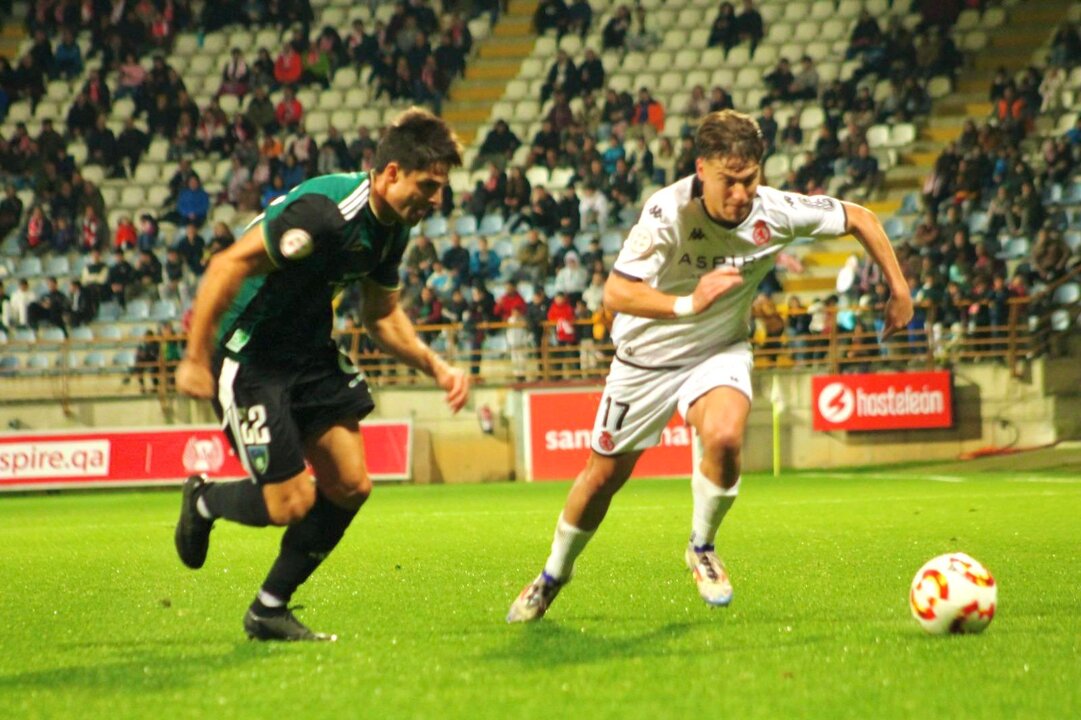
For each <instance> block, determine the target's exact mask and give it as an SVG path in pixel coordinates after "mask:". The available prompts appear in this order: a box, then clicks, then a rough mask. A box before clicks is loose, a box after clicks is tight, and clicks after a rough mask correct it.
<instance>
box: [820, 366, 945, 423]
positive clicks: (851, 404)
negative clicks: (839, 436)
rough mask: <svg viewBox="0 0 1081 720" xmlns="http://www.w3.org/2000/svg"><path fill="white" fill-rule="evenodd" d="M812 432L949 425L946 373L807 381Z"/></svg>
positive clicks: (916, 373) (828, 377)
mask: <svg viewBox="0 0 1081 720" xmlns="http://www.w3.org/2000/svg"><path fill="white" fill-rule="evenodd" d="M811 397H812V401H811V406H812V413H813V416H814V429H815V430H910V429H914V428H945V427H951V426H952V425H953V383H952V376H951V375H950V373H949V372H948V371H945V370H941V371H934V372H910V373H869V374H866V375H824V376H816V377H813V378H811Z"/></svg>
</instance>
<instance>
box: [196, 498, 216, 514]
mask: <svg viewBox="0 0 1081 720" xmlns="http://www.w3.org/2000/svg"><path fill="white" fill-rule="evenodd" d="M195 510H196V511H197V512H198V513H199V514H200V515H202V516H203V519H204V520H213V519H214V515H213V514H212V513H211V512H210V508H208V507H207V506H206V498H204V497H202V496H201V495H200V496H199V499H198V500H196V501H195Z"/></svg>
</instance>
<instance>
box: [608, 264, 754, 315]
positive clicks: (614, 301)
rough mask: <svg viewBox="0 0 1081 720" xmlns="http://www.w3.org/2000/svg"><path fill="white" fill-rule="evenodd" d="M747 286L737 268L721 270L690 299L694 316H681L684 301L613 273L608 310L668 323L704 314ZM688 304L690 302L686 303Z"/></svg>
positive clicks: (704, 281) (703, 279) (705, 278)
mask: <svg viewBox="0 0 1081 720" xmlns="http://www.w3.org/2000/svg"><path fill="white" fill-rule="evenodd" d="M741 284H743V276H742V275H740V272H739V270H737V269H736V268H733V267H719V268H717V269H716V270H711V271H710V272H708V273H706V274H705V275H703V276H702V277H701V278H700V279H699V280H698V285H697V286H696V287H695V289H694V293H692V294H691V295H689V296H688V297H690V299H691V300H690V302H691V305H690V308H689V309H690V310H691V313H686V312H680V310H681V308H679V307H677V305H676V303H677V302H679V301H680V298H679V297H678V296H676V295H669V294H668V293H663V292H661V291H660V290H657V289H656V288H653V287H651V286H649V285H647V284H646V283H644V282H642V281H641V280H634V279H631V278H628V277H626V276H623V275H620V274H619V273H618V272H613V273H612V274H610V275H609V276H608V281H607V282H606V283H605V284H604V306H605V307H606V308H608V309H609V310H611V311H612V312H617V313H629V314H631V315H637V316H638V317H646V318H655V319H666V318H674V317H680V316H681V315H684V314H692V313H700V312H702V311H703V310H706V309H707V308H709V307H710V306H711V305H713V303H714V302H715V301H716V300H717V298H719V297H721V296H722V295H724V294H725V293H726V292H728V291H729V290H732V289H733V288H736V287H739V286H740V285H741ZM683 302H686V301H683Z"/></svg>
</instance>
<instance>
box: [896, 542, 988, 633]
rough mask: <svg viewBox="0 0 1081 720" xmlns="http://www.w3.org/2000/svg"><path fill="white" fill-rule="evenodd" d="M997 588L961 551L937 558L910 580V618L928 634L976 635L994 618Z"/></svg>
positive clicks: (978, 564)
mask: <svg viewBox="0 0 1081 720" xmlns="http://www.w3.org/2000/svg"><path fill="white" fill-rule="evenodd" d="M997 600H998V586H997V585H995V579H994V578H993V577H992V576H991V573H989V572H988V571H987V568H985V567H984V566H983V565H981V564H980V563H979V562H978V561H976V560H974V559H973V558H971V557H969V556H968V555H966V554H964V553H962V552H955V553H948V554H946V555H939V556H938V557H936V558H933V559H931V560H929V561H928V562H927V564H925V565H924V566H923V567H921V568H920V569H919V572H917V573H916V577H914V578H913V579H912V589H911V591H910V592H909V594H908V604H909V607H911V609H912V616H913V617H914V618H916V621H917V622H919V624H920V625H921V626H923V629H924V630H926V631H927V632H929V633H931V634H932V635H945V634H946V633H978V632H982V631H983V629H984V628H985V627H987V626H988V625H989V624H990V623H991V619H992V618H994V617H995V603H996V602H997Z"/></svg>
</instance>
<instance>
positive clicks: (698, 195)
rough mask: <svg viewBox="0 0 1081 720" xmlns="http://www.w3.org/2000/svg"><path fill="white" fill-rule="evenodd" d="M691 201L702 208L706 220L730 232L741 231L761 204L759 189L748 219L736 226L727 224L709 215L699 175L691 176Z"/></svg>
mask: <svg viewBox="0 0 1081 720" xmlns="http://www.w3.org/2000/svg"><path fill="white" fill-rule="evenodd" d="M691 178H692V179H691V201H692V202H694V201H695V200H697V201H698V206H699V207H701V208H702V214H703V215H705V216H706V219H707V220H709V221H710V222H711V223H713V224H714V225H716V226H718V227H722V228H724V229H725V230H728V231H729V232H733V231H735V230H739V229H740V228H741V227H743V226H744V225H745V224H746V223H747V221H748V220H750V219H751V215H754V209H755V205H756V204H757V203H758V202H759V197H758V189H757V188H756V189H755V191H754V199H753V200H751V209H750V210H749V211H748V212H747V217H745V218H743V219H742V220H740V221H739V222H738V223H736V224H735V225H732V224H730V223H726V222H725V221H724V220H718V219H717V218H715V217H713V216H712V215H710V214H709V210H707V209H706V203H705V202H704V201H703V200H702V181H701V180H699V179H698V176H697V175H692V176H691ZM759 187H761V185H760V186H759Z"/></svg>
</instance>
